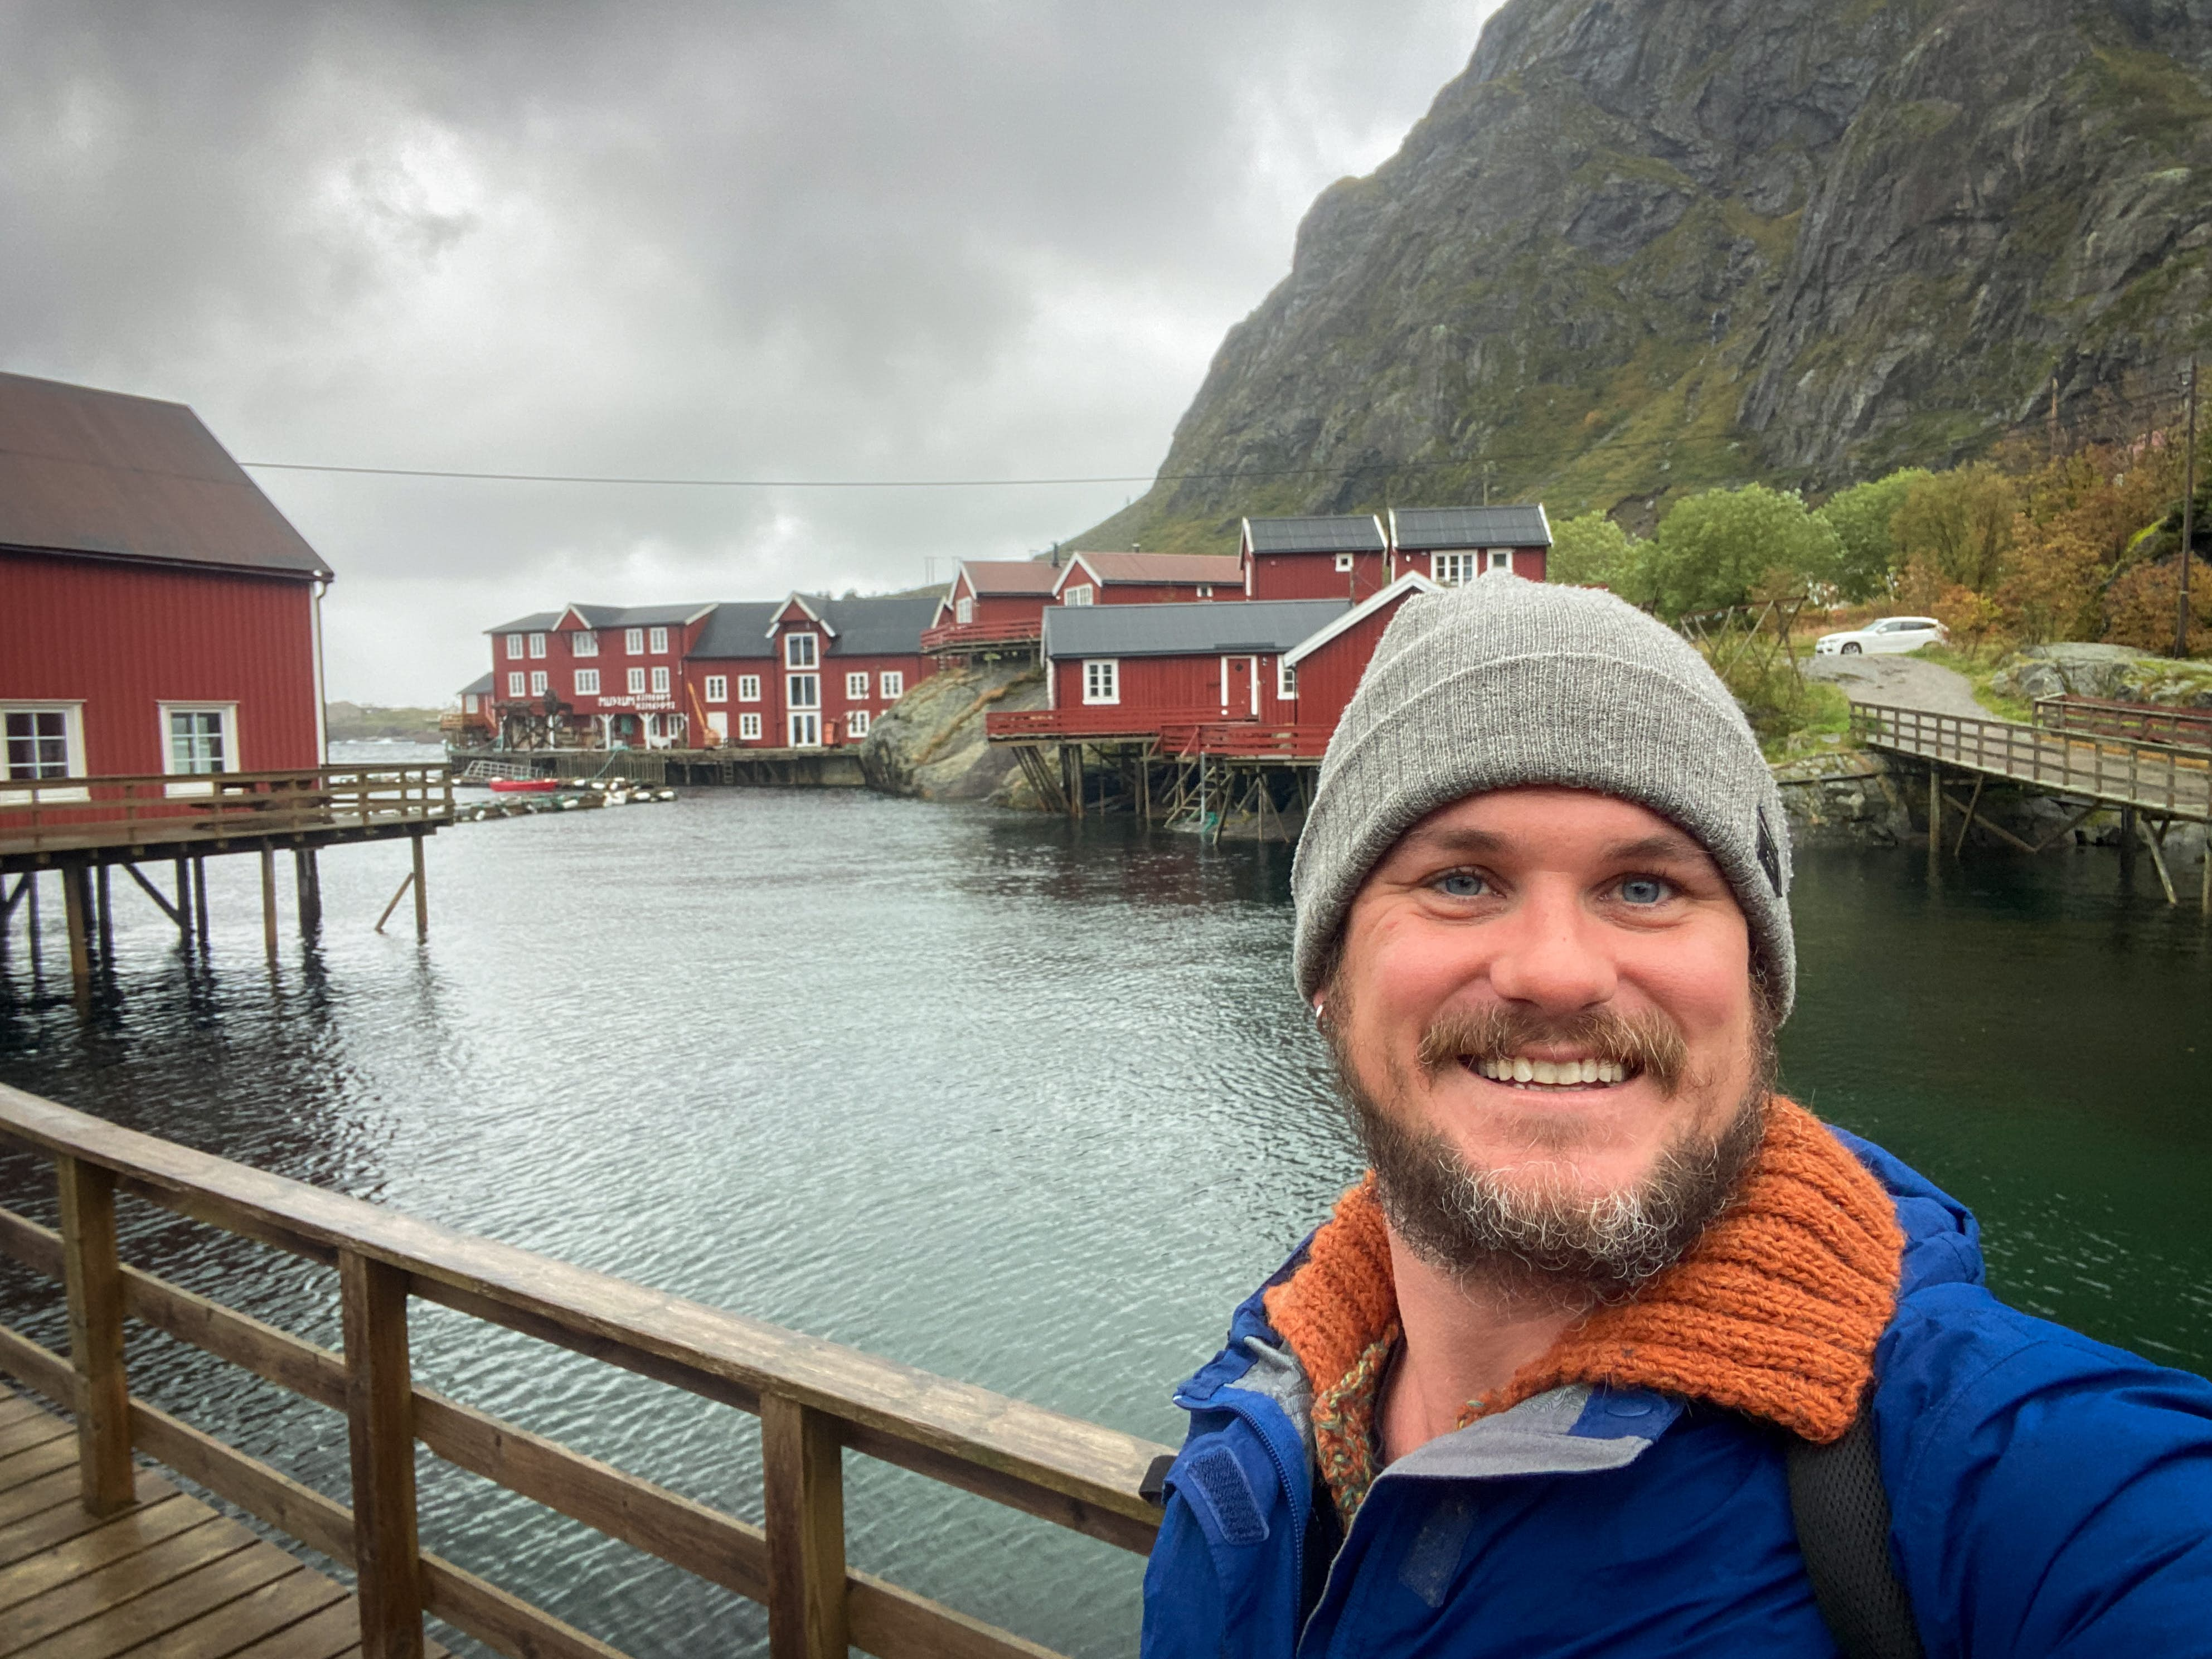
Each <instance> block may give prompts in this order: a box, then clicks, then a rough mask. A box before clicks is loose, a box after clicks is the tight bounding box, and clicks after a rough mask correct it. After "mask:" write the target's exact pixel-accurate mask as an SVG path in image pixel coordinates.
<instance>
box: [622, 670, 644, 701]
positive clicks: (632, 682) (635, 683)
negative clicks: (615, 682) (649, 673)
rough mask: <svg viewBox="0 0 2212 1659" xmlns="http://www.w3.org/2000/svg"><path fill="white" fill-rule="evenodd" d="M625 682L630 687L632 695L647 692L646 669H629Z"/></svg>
mask: <svg viewBox="0 0 2212 1659" xmlns="http://www.w3.org/2000/svg"><path fill="white" fill-rule="evenodd" d="M623 684H625V685H627V686H628V687H629V694H630V696H633V697H636V696H643V695H644V693H645V670H643V669H642V668H633V669H631V670H629V671H628V673H627V674H626V675H625V676H624V677H623Z"/></svg>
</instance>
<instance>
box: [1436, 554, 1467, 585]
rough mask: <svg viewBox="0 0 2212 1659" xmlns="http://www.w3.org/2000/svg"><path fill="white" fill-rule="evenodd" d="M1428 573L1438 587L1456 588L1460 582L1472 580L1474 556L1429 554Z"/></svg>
mask: <svg viewBox="0 0 2212 1659" xmlns="http://www.w3.org/2000/svg"><path fill="white" fill-rule="evenodd" d="M1429 571H1430V574H1431V575H1433V576H1434V577H1435V578H1436V580H1437V586H1439V587H1457V586H1459V585H1460V584H1461V583H1462V582H1468V581H1473V580H1474V571H1475V563H1474V554H1472V553H1431V554H1430V555H1429Z"/></svg>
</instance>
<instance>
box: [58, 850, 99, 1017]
mask: <svg viewBox="0 0 2212 1659" xmlns="http://www.w3.org/2000/svg"><path fill="white" fill-rule="evenodd" d="M61 877H62V916H63V919H64V921H65V922H66V923H67V925H68V927H69V949H70V988H71V989H72V990H73V991H74V992H75V993H76V994H77V995H78V996H80V997H82V996H83V995H84V994H85V993H86V992H87V991H88V990H89V989H90V988H91V985H92V951H91V946H90V945H89V944H88V942H87V939H86V937H85V914H84V911H85V885H86V884H85V879H84V866H82V865H81V864H64V866H62V869H61Z"/></svg>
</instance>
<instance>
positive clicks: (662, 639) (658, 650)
mask: <svg viewBox="0 0 2212 1659" xmlns="http://www.w3.org/2000/svg"><path fill="white" fill-rule="evenodd" d="M647 637H648V639H649V641H650V643H649V644H647V646H646V647H645V648H646V649H647V651H649V652H650V653H653V655H654V656H656V657H665V656H666V655H667V654H668V630H667V629H665V628H656V629H653V632H652V633H651V635H648V636H647Z"/></svg>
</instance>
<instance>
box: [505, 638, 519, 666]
mask: <svg viewBox="0 0 2212 1659" xmlns="http://www.w3.org/2000/svg"><path fill="white" fill-rule="evenodd" d="M507 660H508V661H509V662H520V661H521V660H522V635H520V634H509V635H507Z"/></svg>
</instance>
